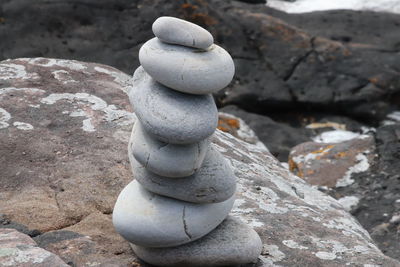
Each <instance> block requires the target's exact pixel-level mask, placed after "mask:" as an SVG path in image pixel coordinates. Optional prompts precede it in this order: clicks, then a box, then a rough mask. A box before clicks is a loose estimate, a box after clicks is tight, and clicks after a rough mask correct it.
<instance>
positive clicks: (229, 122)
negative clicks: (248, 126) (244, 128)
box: [217, 116, 240, 132]
mask: <svg viewBox="0 0 400 267" xmlns="http://www.w3.org/2000/svg"><path fill="white" fill-rule="evenodd" d="M217 128H218V129H220V130H221V131H224V132H235V131H236V130H238V129H239V128H240V122H239V120H238V119H233V118H227V117H224V116H220V117H219V119H218V127H217Z"/></svg>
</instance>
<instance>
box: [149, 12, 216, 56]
mask: <svg viewBox="0 0 400 267" xmlns="http://www.w3.org/2000/svg"><path fill="white" fill-rule="evenodd" d="M152 29H153V33H154V35H155V36H157V37H158V38H159V39H160V40H161V41H163V42H164V43H169V44H177V45H184V46H189V47H194V48H200V49H206V48H207V47H209V46H210V45H212V44H213V42H214V38H213V37H212V35H211V33H209V32H208V31H207V30H205V29H204V28H202V27H200V26H198V25H196V24H194V23H191V22H188V21H185V20H182V19H178V18H174V17H160V18H158V19H156V21H154V23H153V27H152Z"/></svg>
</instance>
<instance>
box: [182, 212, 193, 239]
mask: <svg viewBox="0 0 400 267" xmlns="http://www.w3.org/2000/svg"><path fill="white" fill-rule="evenodd" d="M185 213H186V206H183V212H182V221H183V230H184V231H185V234H186V235H187V236H188V237H189V239H192V235H191V234H189V230H188V227H187V224H186V220H185V216H186V214H185Z"/></svg>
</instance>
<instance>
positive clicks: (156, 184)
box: [129, 147, 236, 203]
mask: <svg viewBox="0 0 400 267" xmlns="http://www.w3.org/2000/svg"><path fill="white" fill-rule="evenodd" d="M129 157H130V158H129V160H130V162H131V166H132V171H133V177H134V178H135V179H136V180H137V181H138V182H139V183H140V184H141V185H142V186H143V187H145V188H146V189H147V190H149V191H151V192H153V193H156V194H158V195H162V196H167V197H171V198H175V199H179V200H183V201H188V202H194V203H216V202H222V201H225V200H227V199H229V198H230V197H232V196H233V195H234V194H235V191H236V177H235V175H234V173H233V171H232V169H231V167H230V165H229V164H228V161H227V160H225V159H224V157H223V156H222V155H221V154H220V153H219V152H218V151H217V150H216V149H214V148H213V147H210V149H209V150H208V152H207V154H206V157H205V159H204V162H203V165H202V166H201V168H200V169H199V170H198V171H197V172H196V173H195V174H193V175H191V176H188V177H183V178H167V177H162V176H159V175H157V174H154V173H152V172H149V171H148V170H146V168H145V167H144V166H143V165H142V164H140V163H139V162H138V161H136V160H135V158H134V157H133V156H131V153H130V154H129Z"/></svg>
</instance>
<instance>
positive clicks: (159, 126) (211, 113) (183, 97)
mask: <svg viewBox="0 0 400 267" xmlns="http://www.w3.org/2000/svg"><path fill="white" fill-rule="evenodd" d="M129 98H130V101H131V103H132V105H133V109H134V110H135V113H136V115H137V117H138V118H139V120H140V122H141V123H142V125H143V128H144V130H145V131H146V132H147V133H149V134H151V135H153V136H154V137H155V138H156V139H158V140H160V141H162V142H165V143H171V144H192V143H197V142H200V141H202V140H204V139H206V138H207V137H209V136H210V135H212V134H213V133H214V131H215V129H216V127H217V125H218V110H217V107H216V105H215V103H214V99H213V98H212V96H211V95H201V96H200V95H189V94H184V93H180V92H177V91H175V90H171V89H169V88H167V87H165V86H163V85H161V84H160V83H157V82H156V81H155V80H154V79H152V78H151V77H150V76H149V75H148V74H147V73H146V72H145V71H144V69H143V68H142V67H139V68H138V69H137V70H136V71H135V73H134V75H133V86H132V89H131V90H130V91H129Z"/></svg>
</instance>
